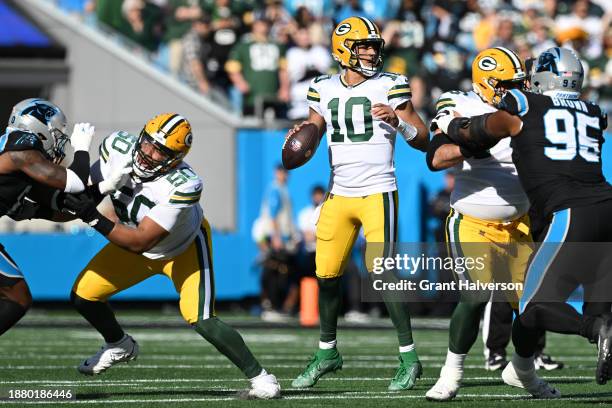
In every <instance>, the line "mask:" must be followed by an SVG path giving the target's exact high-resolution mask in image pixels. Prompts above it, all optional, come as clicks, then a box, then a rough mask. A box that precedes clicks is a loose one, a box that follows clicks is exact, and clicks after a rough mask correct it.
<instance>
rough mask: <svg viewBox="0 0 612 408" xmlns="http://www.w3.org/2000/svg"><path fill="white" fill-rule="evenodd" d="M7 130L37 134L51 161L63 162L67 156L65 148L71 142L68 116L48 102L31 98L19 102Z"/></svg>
mask: <svg viewBox="0 0 612 408" xmlns="http://www.w3.org/2000/svg"><path fill="white" fill-rule="evenodd" d="M6 129H7V131H11V130H23V131H25V132H30V133H33V134H35V135H36V136H37V137H38V138H39V140H40V141H41V142H42V145H43V149H44V150H45V152H46V153H47V156H48V157H49V159H50V160H52V161H54V162H55V163H59V162H61V161H62V159H63V158H64V156H65V155H66V154H65V152H64V148H65V147H66V143H67V142H68V140H69V138H68V135H66V116H65V115H64V113H63V112H62V110H61V109H60V108H58V107H57V106H56V105H54V104H53V103H51V102H49V101H47V100H44V99H40V98H29V99H25V100H23V101H21V102H19V103H18V104H17V105H15V106H14V107H13V110H12V112H11V116H10V117H9V123H8V125H7V128H6Z"/></svg>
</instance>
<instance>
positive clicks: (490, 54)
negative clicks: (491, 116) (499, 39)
mask: <svg viewBox="0 0 612 408" xmlns="http://www.w3.org/2000/svg"><path fill="white" fill-rule="evenodd" d="M525 79H527V73H526V72H525V65H524V64H523V62H522V61H521V60H520V59H519V57H518V56H517V55H516V54H515V53H514V52H513V51H511V50H509V49H507V48H504V47H494V48H488V49H486V50H484V51H481V52H480V53H479V54H478V55H477V56H476V58H474V62H473V63H472V86H473V88H474V92H476V94H477V95H479V96H480V97H481V98H482V99H483V100H485V101H486V102H487V103H490V104H493V105H497V104H498V103H499V102H501V99H502V98H503V96H504V93H505V92H506V90H507V89H510V88H517V87H518V88H522V87H523V86H524V83H525Z"/></svg>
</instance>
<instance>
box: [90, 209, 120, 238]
mask: <svg viewBox="0 0 612 408" xmlns="http://www.w3.org/2000/svg"><path fill="white" fill-rule="evenodd" d="M87 224H89V226H90V227H93V229H95V230H96V231H98V232H99V233H100V234H102V235H104V236H107V235H108V234H110V233H111V231H112V230H113V228H115V223H114V222H112V221H111V220H109V219H108V218H106V217H105V216H103V215H102V214H100V213H99V212H98V211H96V218H94V219H93V220H91V221H89V222H88V223H87Z"/></svg>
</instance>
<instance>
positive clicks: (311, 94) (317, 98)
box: [306, 78, 325, 117]
mask: <svg viewBox="0 0 612 408" xmlns="http://www.w3.org/2000/svg"><path fill="white" fill-rule="evenodd" d="M316 81H317V78H314V79H313V80H312V81H310V86H309V87H308V93H307V94H306V100H307V101H308V107H309V108H310V109H312V110H314V111H315V112H317V113H318V114H319V115H321V116H323V117H325V113H324V112H323V109H321V94H320V93H319V86H318V84H317V82H316Z"/></svg>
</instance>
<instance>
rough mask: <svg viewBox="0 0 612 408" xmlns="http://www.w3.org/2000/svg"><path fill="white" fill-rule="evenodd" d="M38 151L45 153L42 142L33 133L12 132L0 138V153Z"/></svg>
mask: <svg viewBox="0 0 612 408" xmlns="http://www.w3.org/2000/svg"><path fill="white" fill-rule="evenodd" d="M21 150H38V151H40V152H41V153H45V150H44V148H43V145H42V141H41V140H40V139H39V138H38V136H36V135H35V134H34V133H30V132H24V131H23V130H13V131H12V132H8V133H5V134H4V135H2V138H0V151H3V152H6V151H21Z"/></svg>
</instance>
